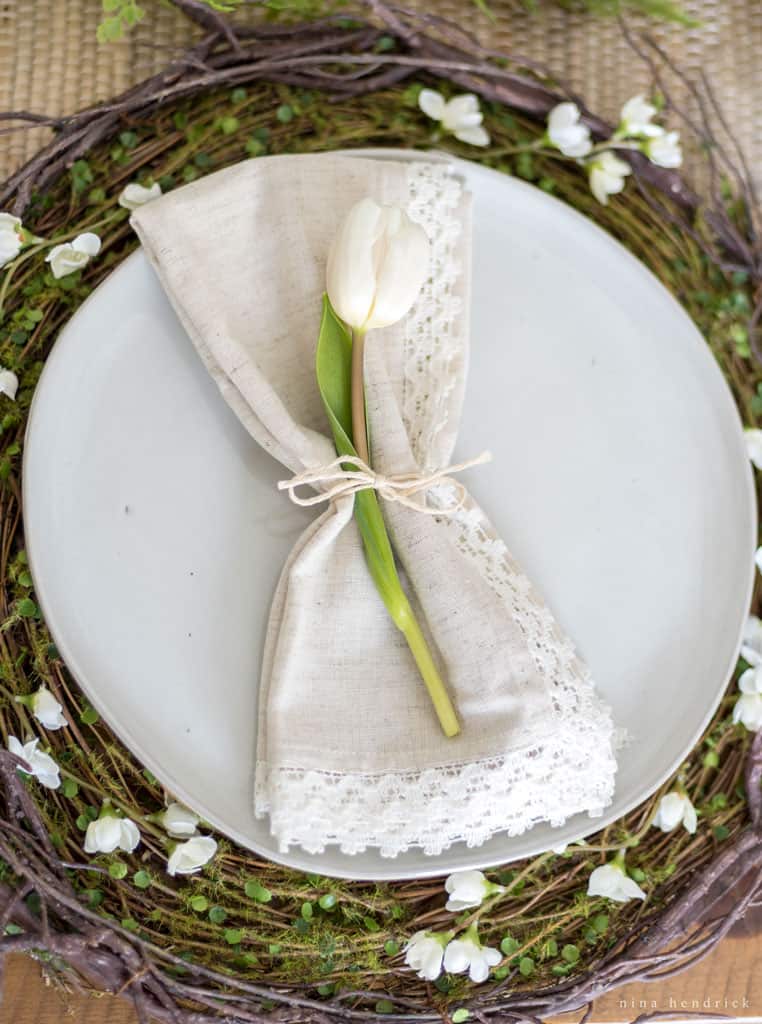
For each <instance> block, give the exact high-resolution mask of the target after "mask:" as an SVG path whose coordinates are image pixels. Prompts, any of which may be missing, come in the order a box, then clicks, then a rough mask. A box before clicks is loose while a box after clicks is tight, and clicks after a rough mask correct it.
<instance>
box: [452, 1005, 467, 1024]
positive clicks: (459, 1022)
mask: <svg viewBox="0 0 762 1024" xmlns="http://www.w3.org/2000/svg"><path fill="white" fill-rule="evenodd" d="M470 1016H471V1013H470V1011H469V1010H467V1009H466V1008H465V1006H459V1007H458V1009H457V1010H456V1011H455V1013H453V1015H452V1024H463V1021H466V1020H468V1018H469V1017H470Z"/></svg>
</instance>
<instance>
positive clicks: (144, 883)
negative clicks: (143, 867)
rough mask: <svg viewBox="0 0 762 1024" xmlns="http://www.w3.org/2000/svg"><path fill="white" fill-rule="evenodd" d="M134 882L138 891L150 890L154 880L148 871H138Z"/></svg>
mask: <svg viewBox="0 0 762 1024" xmlns="http://www.w3.org/2000/svg"><path fill="white" fill-rule="evenodd" d="M132 881H133V882H134V883H135V885H136V886H137V887H138V889H148V888H149V886H150V885H151V881H152V880H151V876H150V875H149V874H148V872H147V871H136V872H135V874H134V875H133V876H132Z"/></svg>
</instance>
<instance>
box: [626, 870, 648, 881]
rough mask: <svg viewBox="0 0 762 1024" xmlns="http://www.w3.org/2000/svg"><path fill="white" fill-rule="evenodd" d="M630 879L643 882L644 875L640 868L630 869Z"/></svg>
mask: <svg viewBox="0 0 762 1024" xmlns="http://www.w3.org/2000/svg"><path fill="white" fill-rule="evenodd" d="M630 878H632V879H634V880H635V881H636V882H645V880H646V873H645V871H644V870H643V869H642V868H630Z"/></svg>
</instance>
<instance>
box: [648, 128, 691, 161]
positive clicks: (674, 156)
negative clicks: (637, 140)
mask: <svg viewBox="0 0 762 1024" xmlns="http://www.w3.org/2000/svg"><path fill="white" fill-rule="evenodd" d="M642 149H643V152H644V153H645V154H646V156H647V157H648V159H649V160H650V161H651V163H652V164H656V165H657V166H658V167H670V168H671V167H680V165H681V164H682V162H683V151H682V149H681V147H680V133H679V132H666V133H665V134H664V135H657V136H656V137H655V138H653V139H648V141H647V142H644V143H643V146H642Z"/></svg>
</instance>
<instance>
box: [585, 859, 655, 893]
mask: <svg viewBox="0 0 762 1024" xmlns="http://www.w3.org/2000/svg"><path fill="white" fill-rule="evenodd" d="M587 895H588V896H605V897H606V899H609V900H614V901H615V902H616V903H627V901H628V900H644V899H645V898H646V894H645V893H644V892H643V890H642V889H641V888H640V886H639V885H638V883H637V882H636V881H635V880H634V879H633V878H630V877H629V876H628V875H627V874H626V873H625V870H624V864H623V863H622V861H621V860H620V859H619V858H614V860H613V861H611V862H610V863H608V864H603V865H602V866H601V867H599V868H596V869H595V870H594V871H593V872H592V874H591V875H590V878H589V879H588V883H587Z"/></svg>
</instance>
